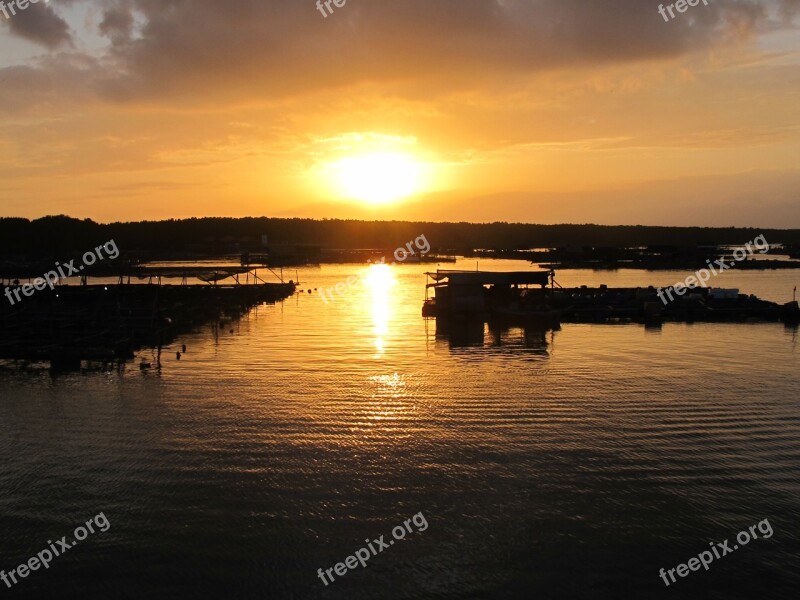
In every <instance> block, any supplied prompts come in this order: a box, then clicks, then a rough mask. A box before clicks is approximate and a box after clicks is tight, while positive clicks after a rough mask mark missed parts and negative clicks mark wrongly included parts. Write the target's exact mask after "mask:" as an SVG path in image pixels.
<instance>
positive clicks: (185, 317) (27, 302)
mask: <svg viewBox="0 0 800 600" xmlns="http://www.w3.org/2000/svg"><path fill="white" fill-rule="evenodd" d="M294 292H295V284H294V282H289V283H260V284H254V285H147V284H142V285H128V284H123V285H80V286H78V285H75V286H63V285H62V286H57V287H56V288H55V289H54V290H50V289H48V288H45V289H43V290H38V291H36V292H35V293H33V295H32V296H30V297H23V298H22V300H21V301H20V302H15V304H14V305H11V304H10V302H9V301H8V300H7V299H6V298H3V299H2V300H0V359H7V360H8V359H11V360H23V361H49V362H50V363H51V366H52V367H53V368H74V367H75V366H76V365H78V366H79V365H80V361H81V360H95V361H114V360H125V359H128V358H131V357H132V356H133V353H134V352H135V351H137V350H139V349H141V348H144V347H158V346H162V345H165V344H169V343H171V342H172V341H173V340H174V339H175V338H176V337H177V336H178V335H180V334H181V333H185V332H188V331H191V330H192V329H193V328H195V327H197V326H199V325H202V324H204V323H208V322H214V321H217V320H219V319H220V318H221V317H223V316H225V317H226V318H238V317H239V316H241V315H243V314H244V313H245V312H247V311H248V310H250V309H251V308H252V307H253V306H256V305H258V304H262V303H272V302H276V301H278V300H282V299H284V298H286V297H288V296H290V295H292V294H293V293H294Z"/></svg>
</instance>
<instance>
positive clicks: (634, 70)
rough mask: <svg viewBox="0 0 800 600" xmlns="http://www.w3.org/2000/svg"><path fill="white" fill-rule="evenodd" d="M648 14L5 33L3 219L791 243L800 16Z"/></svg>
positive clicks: (92, 6) (46, 22)
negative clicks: (599, 226) (761, 232)
mask: <svg viewBox="0 0 800 600" xmlns="http://www.w3.org/2000/svg"><path fill="white" fill-rule="evenodd" d="M6 4H9V2H8V0H6ZM658 7H659V3H658V2H653V1H651V0H380V1H376V0H347V1H346V3H345V4H344V5H343V6H342V7H339V8H337V7H335V5H333V4H331V8H333V13H332V14H328V15H327V16H323V15H322V13H321V12H320V10H318V8H317V6H316V0H51V1H50V2H49V3H47V4H45V3H44V2H40V3H38V4H34V5H30V6H28V7H27V8H25V9H24V10H19V9H18V8H17V10H16V13H17V14H15V15H13V16H11V18H8V19H6V18H5V17H4V16H3V14H2V13H0V107H2V110H0V156H2V158H3V160H2V162H0V216H24V217H38V216H42V215H46V214H68V215H70V216H75V217H90V218H93V219H95V220H99V221H114V220H140V219H162V218H173V217H174V218H178V217H191V216H248V215H251V216H261V215H267V216H304V217H314V218H323V217H345V218H369V219H375V218H377V219H403V220H437V221H445V220H446V221H499V220H503V221H523V222H537V223H564V222H573V223H588V222H593V223H604V224H637V223H641V224H655V225H701V226H729V225H737V226H753V227H759V226H763V227H800V165H799V164H798V158H799V157H800V30H798V25H800V0H749V1H747V0H710V2H709V5H708V6H705V5H704V4H703V3H702V2H700V3H699V5H698V6H696V7H689V8H688V10H687V11H686V12H685V13H680V14H678V13H676V18H675V19H673V20H671V21H669V22H665V20H664V18H662V16H661V15H660V14H659V12H658Z"/></svg>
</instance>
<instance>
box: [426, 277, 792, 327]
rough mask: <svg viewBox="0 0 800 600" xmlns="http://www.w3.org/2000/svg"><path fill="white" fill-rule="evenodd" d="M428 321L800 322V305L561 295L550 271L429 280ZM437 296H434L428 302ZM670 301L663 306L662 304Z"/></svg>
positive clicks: (651, 292)
mask: <svg viewBox="0 0 800 600" xmlns="http://www.w3.org/2000/svg"><path fill="white" fill-rule="evenodd" d="M427 275H428V277H429V278H430V280H431V282H430V283H428V284H427V286H426V300H425V304H424V305H423V308H422V315H423V316H424V317H434V318H444V319H460V320H463V319H470V320H482V321H483V322H498V323H506V324H509V325H536V324H538V325H542V326H545V327H557V326H558V325H559V324H560V323H615V322H617V323H643V324H658V323H662V322H686V323H688V322H739V323H741V322H784V323H787V324H789V325H796V324H798V322H800V308H798V304H797V302H796V301H792V302H788V303H786V304H777V303H774V302H769V301H767V300H761V299H759V298H757V297H755V296H752V295H746V294H740V293H739V291H738V290H719V289H714V288H703V287H697V288H693V289H688V290H687V291H686V293H685V294H684V295H683V296H677V295H675V294H674V293H673V298H674V300H672V301H670V300H669V298H668V297H667V296H666V295H665V294H664V293H663V292H661V295H659V292H660V290H659V289H657V288H655V287H652V286H650V287H645V288H641V287H639V288H609V287H607V286H600V287H597V288H590V287H587V286H582V287H578V288H562V287H560V286H558V284H557V283H556V281H555V272H554V271H552V270H550V271H512V272H487V271H447V270H439V271H436V272H435V273H428V274H427ZM430 290H433V292H434V297H433V298H429V297H428V296H429V292H430ZM662 298H663V299H664V300H666V302H664V300H662Z"/></svg>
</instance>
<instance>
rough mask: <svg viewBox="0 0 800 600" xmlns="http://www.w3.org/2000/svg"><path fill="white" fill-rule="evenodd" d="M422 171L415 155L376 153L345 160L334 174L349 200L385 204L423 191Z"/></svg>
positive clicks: (335, 169) (339, 164)
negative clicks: (421, 185) (421, 189)
mask: <svg viewBox="0 0 800 600" xmlns="http://www.w3.org/2000/svg"><path fill="white" fill-rule="evenodd" d="M420 172H421V168H420V165H419V163H417V162H416V161H415V160H414V159H413V158H412V157H411V156H409V155H407V154H400V153H389V152H386V153H373V154H365V155H362V156H352V157H347V158H343V159H341V160H340V161H338V162H337V163H335V164H334V173H335V176H336V178H337V180H338V185H339V187H340V188H341V193H342V195H343V196H345V197H347V198H354V199H357V200H361V201H363V202H368V203H370V204H385V203H387V202H392V201H393V200H398V199H400V198H404V197H406V196H410V195H411V194H414V193H415V192H418V191H419V188H420Z"/></svg>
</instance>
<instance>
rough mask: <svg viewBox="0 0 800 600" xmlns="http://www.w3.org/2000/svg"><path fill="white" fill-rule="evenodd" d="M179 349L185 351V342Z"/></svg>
mask: <svg viewBox="0 0 800 600" xmlns="http://www.w3.org/2000/svg"><path fill="white" fill-rule="evenodd" d="M181 350H183V353H184V354H185V353H186V344H184V345H183V346H181Z"/></svg>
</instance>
